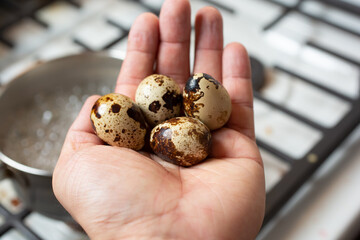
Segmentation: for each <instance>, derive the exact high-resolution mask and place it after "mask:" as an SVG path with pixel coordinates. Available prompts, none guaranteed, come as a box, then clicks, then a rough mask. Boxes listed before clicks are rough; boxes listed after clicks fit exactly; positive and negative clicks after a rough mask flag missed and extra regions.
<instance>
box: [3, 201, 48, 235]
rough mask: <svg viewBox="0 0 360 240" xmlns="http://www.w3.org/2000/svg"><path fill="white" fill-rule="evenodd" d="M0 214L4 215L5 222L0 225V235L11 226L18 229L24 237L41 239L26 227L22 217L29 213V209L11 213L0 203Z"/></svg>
mask: <svg viewBox="0 0 360 240" xmlns="http://www.w3.org/2000/svg"><path fill="white" fill-rule="evenodd" d="M0 214H1V215H2V216H4V217H5V220H6V222H5V223H4V224H3V225H2V226H0V235H4V234H5V233H6V232H7V231H9V230H10V229H12V228H15V229H16V230H18V231H19V232H20V233H21V234H22V235H23V236H24V237H26V239H29V240H41V238H40V237H39V236H38V235H37V234H36V233H34V232H33V231H32V230H31V229H30V228H28V227H27V226H26V225H25V224H24V223H23V221H22V220H23V219H24V218H25V217H26V216H28V215H29V214H30V211H29V210H24V211H21V212H20V213H18V214H15V215H13V214H11V213H10V212H9V211H8V210H7V209H6V208H5V207H3V206H2V205H1V204H0Z"/></svg>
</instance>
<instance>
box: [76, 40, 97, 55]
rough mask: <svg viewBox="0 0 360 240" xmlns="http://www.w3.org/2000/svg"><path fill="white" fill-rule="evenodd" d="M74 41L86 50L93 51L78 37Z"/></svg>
mask: <svg viewBox="0 0 360 240" xmlns="http://www.w3.org/2000/svg"><path fill="white" fill-rule="evenodd" d="M73 42H74V43H75V44H77V45H79V46H81V47H83V48H84V49H85V50H86V51H90V52H92V51H93V50H92V49H91V48H90V47H89V46H87V45H86V44H85V43H83V42H82V41H79V40H78V39H76V38H74V39H73Z"/></svg>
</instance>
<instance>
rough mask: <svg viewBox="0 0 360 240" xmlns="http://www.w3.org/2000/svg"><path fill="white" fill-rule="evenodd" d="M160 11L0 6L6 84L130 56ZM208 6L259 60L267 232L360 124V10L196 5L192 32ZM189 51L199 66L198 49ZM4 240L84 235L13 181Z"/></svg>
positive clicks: (6, 190) (0, 189) (77, 1)
mask: <svg viewBox="0 0 360 240" xmlns="http://www.w3.org/2000/svg"><path fill="white" fill-rule="evenodd" d="M162 2H163V1H162V0H155V1H154V0H153V1H150V0H133V1H130V0H104V1H95V0H62V1H54V0H36V1H35V0H33V1H24V0H16V1H10V0H3V1H1V2H0V84H1V85H6V83H8V82H9V81H11V79H13V78H14V77H15V76H16V75H18V74H19V73H20V72H22V71H24V70H25V69H27V68H28V67H29V66H31V65H32V64H33V63H34V62H36V61H47V60H50V59H53V58H56V57H60V56H64V55H68V54H74V53H80V52H84V51H99V50H108V49H111V50H117V51H119V52H120V53H121V54H123V56H125V50H126V45H127V34H128V32H129V29H130V27H131V24H132V22H133V21H134V19H135V18H136V16H138V15H139V14H140V13H142V12H146V11H151V12H153V13H155V14H158V13H159V10H160V7H161V4H162ZM206 5H212V6H215V7H217V8H218V9H219V10H220V11H221V13H222V14H223V18H224V43H225V44H226V43H229V42H232V41H239V42H241V43H243V44H244V45H245V46H246V47H247V49H248V51H249V54H250V56H251V64H252V68H253V85H254V90H255V91H254V97H255V99H254V107H255V126H256V136H257V143H258V145H259V147H260V150H261V154H262V157H263V160H264V165H265V176H266V190H267V202H266V205H267V206H266V215H265V220H264V226H266V225H267V224H268V223H269V222H271V220H272V219H273V218H274V216H276V214H277V213H278V211H279V210H280V209H282V207H283V206H284V205H285V203H286V202H287V201H288V200H289V199H290V198H291V197H292V196H293V195H294V194H295V193H296V192H297V191H298V190H299V188H301V187H302V186H303V185H304V184H305V183H306V182H307V181H308V179H309V178H310V177H311V176H312V175H313V173H314V172H316V170H317V169H318V168H319V167H320V166H321V165H322V164H323V163H324V162H326V161H328V159H329V156H331V154H332V153H333V152H334V151H335V150H336V149H337V148H338V147H339V146H341V143H342V142H343V141H344V140H345V139H346V138H347V136H348V135H349V134H351V133H352V132H353V131H354V129H355V128H356V126H357V125H358V124H359V122H360V111H359V109H360V55H359V52H360V28H359V27H358V26H360V3H359V1H357V0H286V1H285V0H242V1H234V0H192V1H191V7H192V22H194V17H195V12H196V10H197V9H199V8H201V7H203V6H206ZM193 38H194V33H192V39H193ZM191 49H192V54H191V61H193V59H194V56H193V50H194V45H192V46H191ZM1 85H0V87H1ZM357 132H359V131H357ZM345 160H346V159H345V158H344V159H343V161H345ZM357 211H360V209H358V210H357ZM0 238H1V239H86V235H84V234H83V233H81V232H77V231H75V230H73V229H72V228H71V227H69V226H67V225H66V224H64V223H62V222H58V221H56V220H53V219H49V218H46V217H44V216H42V215H40V214H38V213H36V212H32V211H30V210H28V209H27V208H26V206H23V204H22V201H21V199H19V198H18V197H17V196H16V194H15V192H14V191H13V187H12V183H11V181H10V179H5V180H2V181H1V182H0Z"/></svg>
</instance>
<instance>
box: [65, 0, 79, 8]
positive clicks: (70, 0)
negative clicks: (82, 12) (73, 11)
mask: <svg viewBox="0 0 360 240" xmlns="http://www.w3.org/2000/svg"><path fill="white" fill-rule="evenodd" d="M63 1H65V2H67V3H69V4H71V5H73V6H74V7H76V8H81V4H80V3H79V2H77V1H75V0H63Z"/></svg>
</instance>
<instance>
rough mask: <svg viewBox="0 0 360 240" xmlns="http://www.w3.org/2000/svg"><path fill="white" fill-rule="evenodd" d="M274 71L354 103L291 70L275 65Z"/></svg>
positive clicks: (346, 97)
mask: <svg viewBox="0 0 360 240" xmlns="http://www.w3.org/2000/svg"><path fill="white" fill-rule="evenodd" d="M274 69H276V70H279V71H282V72H284V73H286V74H288V75H291V76H293V77H295V78H297V79H299V80H301V81H303V82H306V83H308V84H310V85H311V86H313V87H316V88H319V89H321V90H322V91H324V92H326V93H328V94H331V95H334V96H336V97H338V98H340V99H342V100H345V101H347V102H351V103H352V102H353V101H354V100H353V99H351V98H350V97H348V96H345V95H343V94H341V93H339V92H336V91H334V90H332V89H331V88H328V87H326V86H324V85H322V84H319V83H317V82H314V81H311V80H310V79H308V78H306V77H304V76H301V75H299V74H297V73H294V72H292V71H290V70H287V69H285V68H283V67H280V66H278V65H275V66H274Z"/></svg>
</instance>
